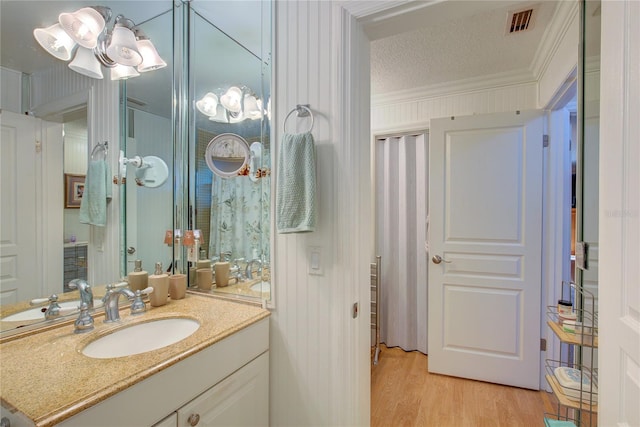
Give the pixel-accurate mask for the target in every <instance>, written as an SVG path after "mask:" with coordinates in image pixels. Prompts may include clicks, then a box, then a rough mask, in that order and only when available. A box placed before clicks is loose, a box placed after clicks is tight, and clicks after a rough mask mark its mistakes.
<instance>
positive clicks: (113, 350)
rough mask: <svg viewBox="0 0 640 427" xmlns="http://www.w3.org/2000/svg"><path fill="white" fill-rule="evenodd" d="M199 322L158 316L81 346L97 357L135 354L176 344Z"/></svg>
mask: <svg viewBox="0 0 640 427" xmlns="http://www.w3.org/2000/svg"><path fill="white" fill-rule="evenodd" d="M199 327H200V323H198V322H197V321H195V320H191V319H180V318H173V319H159V320H152V321H150V322H145V323H138V324H136V325H132V326H127V327H124V328H122V329H118V330H117V331H115V332H113V333H111V334H109V335H105V336H104V337H102V338H98V339H97V340H95V341H92V342H90V343H89V344H87V346H86V347H85V348H84V349H83V350H82V354H84V355H85V356H88V357H92V358H94V359H111V358H114V357H124V356H132V355H134V354H140V353H146V352H147V351H152V350H157V349H159V348H162V347H166V346H168V345H171V344H175V343H177V342H178V341H181V340H183V339H185V338H187V337H188V336H189V335H191V334H193V333H194V332H195V331H197V330H198V328H199Z"/></svg>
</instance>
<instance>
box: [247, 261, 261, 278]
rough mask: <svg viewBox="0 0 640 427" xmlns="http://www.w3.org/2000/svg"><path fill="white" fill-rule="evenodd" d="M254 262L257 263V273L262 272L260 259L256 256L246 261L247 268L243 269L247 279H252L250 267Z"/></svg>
mask: <svg viewBox="0 0 640 427" xmlns="http://www.w3.org/2000/svg"><path fill="white" fill-rule="evenodd" d="M254 263H256V264H258V273H260V274H262V261H260V260H259V259H258V258H254V259H252V260H251V261H249V262H248V263H247V269H246V271H245V276H247V279H253V271H252V269H251V267H253V264H254Z"/></svg>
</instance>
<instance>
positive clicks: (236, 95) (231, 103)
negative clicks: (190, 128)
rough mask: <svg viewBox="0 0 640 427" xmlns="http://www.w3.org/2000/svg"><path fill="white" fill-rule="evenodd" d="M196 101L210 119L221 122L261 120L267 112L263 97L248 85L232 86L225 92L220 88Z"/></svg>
mask: <svg viewBox="0 0 640 427" xmlns="http://www.w3.org/2000/svg"><path fill="white" fill-rule="evenodd" d="M218 93H220V96H218V95H216V94H215V93H214V92H207V94H206V95H205V96H204V97H202V98H201V99H200V100H198V101H197V102H196V107H197V108H198V110H199V111H200V112H201V113H202V114H204V115H206V116H208V117H209V120H212V121H214V122H220V123H239V122H241V121H243V120H246V119H250V120H259V119H261V118H262V117H263V116H264V114H265V113H266V112H265V111H264V108H263V102H262V100H261V99H259V98H258V97H256V96H255V94H254V93H253V92H252V91H251V89H249V88H248V87H246V86H231V87H230V88H229V89H227V90H226V91H225V92H224V93H222V91H221V90H218Z"/></svg>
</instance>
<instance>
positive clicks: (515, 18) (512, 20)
mask: <svg viewBox="0 0 640 427" xmlns="http://www.w3.org/2000/svg"><path fill="white" fill-rule="evenodd" d="M534 13H535V9H533V8H531V9H527V10H521V11H518V12H509V15H508V16H507V34H515V33H522V32H524V31H526V30H529V29H531V28H533V18H534Z"/></svg>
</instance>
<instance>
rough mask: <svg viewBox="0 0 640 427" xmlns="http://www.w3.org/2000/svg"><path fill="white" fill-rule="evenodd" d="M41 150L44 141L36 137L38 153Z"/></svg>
mask: <svg viewBox="0 0 640 427" xmlns="http://www.w3.org/2000/svg"><path fill="white" fill-rule="evenodd" d="M41 151H42V142H40V141H38V140H37V139H36V153H39V152H41Z"/></svg>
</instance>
